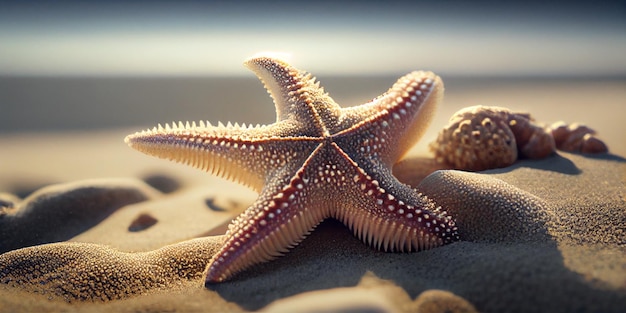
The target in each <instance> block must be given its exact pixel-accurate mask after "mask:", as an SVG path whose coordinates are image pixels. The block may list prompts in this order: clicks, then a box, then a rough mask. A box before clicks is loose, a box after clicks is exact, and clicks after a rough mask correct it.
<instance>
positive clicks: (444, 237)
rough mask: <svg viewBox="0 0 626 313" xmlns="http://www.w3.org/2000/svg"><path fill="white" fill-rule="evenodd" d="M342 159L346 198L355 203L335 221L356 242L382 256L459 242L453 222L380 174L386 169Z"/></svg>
mask: <svg viewBox="0 0 626 313" xmlns="http://www.w3.org/2000/svg"><path fill="white" fill-rule="evenodd" d="M337 149H338V150H339V148H337ZM339 155H341V156H342V157H343V158H344V160H343V161H342V163H344V164H343V165H342V168H343V169H344V173H343V175H344V176H347V177H349V178H351V180H350V184H347V185H346V186H345V187H344V188H345V189H343V192H344V193H345V194H346V195H350V197H351V198H350V199H349V201H346V200H344V201H343V202H342V203H344V206H343V207H342V208H337V210H335V211H334V214H333V217H335V218H337V219H338V220H340V221H342V222H343V223H344V224H346V225H347V226H348V227H349V228H350V229H352V231H353V232H354V234H355V236H356V237H358V238H359V239H361V240H362V241H364V242H365V243H366V244H369V245H371V246H373V247H375V248H377V249H379V250H384V251H408V252H410V251H419V250H426V249H430V248H434V247H437V246H441V245H443V244H447V243H450V242H453V241H456V240H458V233H457V227H456V225H455V222H454V220H453V219H452V217H451V216H449V215H448V214H447V213H446V212H445V211H443V210H442V208H441V207H438V206H436V205H435V203H434V202H433V201H431V200H430V199H428V198H427V197H426V196H424V195H422V194H420V193H418V192H417V191H415V190H413V189H412V188H411V187H409V186H407V185H404V184H402V183H400V182H399V181H398V180H397V179H396V178H395V177H393V175H391V174H390V173H389V172H388V171H377V170H375V169H376V168H381V167H382V166H383V165H382V164H371V163H370V164H368V162H367V161H365V160H362V161H363V162H362V164H357V163H356V162H355V161H353V160H352V159H351V158H350V157H349V156H348V155H347V154H345V153H343V152H342V151H339Z"/></svg>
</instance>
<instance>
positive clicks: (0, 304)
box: [0, 84, 626, 312]
mask: <svg viewBox="0 0 626 313" xmlns="http://www.w3.org/2000/svg"><path fill="white" fill-rule="evenodd" d="M522 85H523V86H517V87H515V88H514V87H511V86H503V87H502V88H501V89H503V90H504V91H502V92H501V93H498V94H497V95H495V97H496V98H497V96H501V97H502V98H505V96H506V95H507V94H508V95H509V96H510V97H511V99H514V100H513V101H512V102H515V101H520V99H521V98H522V96H521V95H522V94H523V91H524V90H527V89H528V88H530V87H528V86H529V85H524V84H522ZM533 86H534V85H533ZM541 86H542V85H539V86H535V87H536V88H534V89H533V90H535V91H536V92H537V93H542V92H543V93H546V94H550V95H552V96H550V97H547V96H546V97H544V98H545V99H548V100H549V99H552V100H551V101H555V100H554V99H555V97H556V98H558V97H559V95H561V96H563V98H562V99H561V100H560V101H562V100H563V99H566V100H567V99H569V100H572V99H574V98H568V97H570V96H569V91H570V90H572V88H574V89H575V88H576V84H574V85H573V86H571V85H563V86H562V87H555V86H552V87H553V88H552V89H550V90H548V89H542V87H541ZM596 87H597V88H590V91H589V92H590V93H592V94H594V93H596V94H597V95H600V94H606V92H607V91H606V90H605V89H606V88H607V87H606V86H605V85H599V86H596ZM448 88H450V87H448ZM559 88H562V90H561V91H562V93H560V91H559V90H560V89H559ZM611 90H613V89H611ZM483 91H484V90H483ZM331 92H332V90H331ZM550 92H552V93H550ZM482 95H483V96H484V95H486V97H485V96H484V97H485V99H493V97H494V95H493V94H488V93H483V94H482ZM259 96H260V97H263V96H264V94H259ZM479 96H480V95H479V94H475V92H474V91H473V89H468V90H464V91H462V92H457V93H454V92H452V94H451V96H450V98H451V99H452V100H450V101H451V105H450V107H448V106H447V104H448V102H446V106H444V107H443V108H442V111H443V112H442V113H440V114H438V117H437V119H436V120H435V121H434V122H433V126H432V127H433V128H435V130H434V131H430V133H428V134H427V135H426V138H425V140H424V142H422V143H421V145H420V146H418V147H417V148H416V149H414V150H413V151H412V152H411V154H410V155H409V157H408V158H407V159H406V160H405V161H403V162H401V163H400V164H399V165H398V166H396V168H395V169H394V173H395V174H396V175H397V176H398V177H399V178H400V179H401V180H403V181H404V182H406V183H409V184H411V185H413V186H415V187H416V188H418V190H420V191H422V192H424V193H426V194H428V195H429V196H430V197H432V198H433V199H435V201H437V202H438V203H440V204H441V205H442V206H447V207H449V208H450V209H449V212H451V213H452V214H453V215H454V216H456V218H457V222H458V224H459V228H460V232H461V236H462V238H463V240H461V241H459V242H455V243H452V244H449V245H446V246H443V247H440V248H436V249H432V250H428V251H422V252H418V253H385V252H380V251H376V250H374V249H372V248H370V247H368V246H366V245H365V244H363V243H362V242H361V241H359V240H358V239H357V238H355V237H354V236H353V235H352V233H351V232H350V230H349V229H348V228H346V227H345V226H343V225H342V224H341V223H339V222H337V221H334V220H327V221H325V222H323V223H322V224H321V225H319V226H318V228H317V229H316V230H315V231H314V232H313V233H312V234H311V235H310V236H309V237H308V238H307V239H305V240H304V241H303V242H302V243H301V244H300V245H299V246H298V247H296V248H294V249H293V250H292V251H291V252H290V253H288V254H287V255H286V256H285V257H282V258H279V259H276V260H274V261H272V262H269V263H265V264H261V265H258V266H255V267H253V268H251V269H250V270H247V271H244V272H242V273H241V274H239V275H237V276H235V277H233V279H232V280H231V281H228V282H225V283H221V284H215V285H209V286H204V283H203V275H202V271H203V270H204V264H206V262H208V260H209V259H210V257H211V255H212V253H213V252H214V251H215V249H217V247H219V245H220V243H221V238H222V237H221V234H223V233H224V231H225V225H226V224H227V223H228V222H229V220H230V219H232V218H233V217H234V216H235V215H237V214H238V213H239V212H241V211H242V210H243V209H245V208H246V206H247V205H248V204H250V203H251V202H252V201H254V199H255V197H256V194H255V193H254V192H252V191H250V190H248V189H246V188H244V187H241V186H238V185H236V184H232V183H230V182H225V181H223V180H221V179H217V178H214V177H211V176H210V175H207V174H205V173H201V172H199V171H197V170H194V169H191V168H186V167H184V166H182V165H176V164H170V163H169V162H167V161H163V160H157V159H152V158H149V157H147V156H143V155H141V154H139V153H137V152H135V151H132V149H130V148H127V147H126V146H125V145H124V144H123V142H122V138H123V137H124V136H125V135H126V134H128V133H131V132H133V131H135V130H137V129H136V128H133V129H113V130H103V131H89V132H81V133H78V132H53V133H16V134H10V135H8V134H5V135H3V136H0V146H1V147H3V150H2V156H1V159H0V173H2V176H3V179H2V180H1V181H0V191H3V192H4V193H1V194H0V204H1V205H2V206H3V212H4V214H3V216H1V217H0V248H1V249H2V250H3V251H7V250H12V251H9V252H6V253H4V254H1V255H0V311H2V312H29V311H40V312H56V311H66V312H74V311H81V312H84V311H89V312H110V311H117V312H137V311H141V312H143V311H150V312H190V311H207V312H211V311H213V312H224V311H249V310H260V311H263V312H293V311H298V312H319V311H352V312H444V311H447V312H475V311H480V312H504V311H506V312H531V311H549V312H573V311H576V312H620V311H623V308H624V307H626V246H625V245H626V226H625V225H626V187H625V183H626V160H624V158H623V157H622V156H624V155H625V153H624V152H625V151H626V144H624V143H623V142H621V141H620V139H619V138H621V137H622V136H623V134H624V132H622V133H621V134H620V133H619V132H620V131H621V130H623V128H620V127H623V126H622V125H621V124H620V125H617V124H616V122H615V120H612V118H614V117H613V116H612V115H614V114H611V113H610V112H608V113H607V112H604V111H601V110H600V111H598V112H599V113H598V115H599V116H598V115H593V116H591V115H587V114H586V111H585V107H584V106H581V105H579V106H575V105H572V106H570V107H568V108H567V110H564V111H563V110H560V109H558V107H553V108H549V107H542V106H541V104H539V106H538V107H533V108H531V110H530V111H531V112H532V113H533V114H534V115H536V116H537V115H539V116H541V117H542V118H541V119H542V120H546V119H544V118H543V117H546V116H547V117H549V118H548V119H547V120H546V122H552V121H554V120H555V118H551V117H554V116H561V115H566V117H564V118H563V119H565V120H566V121H569V122H573V121H574V120H576V121H583V122H585V123H587V124H588V125H590V126H592V127H594V126H596V125H598V126H601V127H602V129H603V131H601V132H600V138H603V139H605V141H606V142H607V144H608V145H609V149H610V151H612V153H609V154H601V155H594V156H583V155H577V154H571V153H564V152H559V154H558V155H556V156H553V157H549V158H547V159H543V160H522V161H519V162H517V163H516V164H514V165H513V166H510V167H506V168H502V169H494V170H487V171H484V172H480V173H466V172H459V171H440V172H436V173H435V174H433V175H430V176H428V177H426V176H427V174H430V173H429V169H432V163H430V162H432V160H430V159H429V154H428V153H427V151H426V149H425V145H426V143H427V142H428V141H429V139H431V138H432V137H433V134H436V131H437V129H436V128H437V127H441V126H443V124H445V118H442V116H444V115H446V114H447V115H448V116H449V115H451V113H452V112H453V111H455V110H456V108H458V107H459V106H461V104H464V105H473V104H493V103H484V102H483V103H476V102H477V101H476V100H475V99H476V98H478V97H479ZM621 96H622V95H621V94H619V93H617V95H616V94H613V97H612V98H611V97H609V98H607V99H608V101H607V102H609V104H608V105H607V107H611V106H612V107H613V108H615V107H617V105H616V104H615V103H620V102H621V103H623V99H624V98H623V97H622V98H620V97H621ZM489 97H491V98H489ZM540 98H541V97H540ZM596 98H598V97H596ZM455 99H457V100H455ZM458 99H462V101H461V100H458ZM548 100H545V101H548ZM455 101H456V102H455ZM486 101H491V100H486ZM572 101H573V102H575V100H572ZM497 104H498V105H504V104H503V103H497ZM267 109H268V110H271V107H268V108H267ZM563 112H565V113H563ZM561 113H563V114H561ZM587 117H588V120H589V121H588V120H585V118H587ZM603 118H606V120H607V122H605V123H601V122H600V121H602V119H603ZM594 123H595V124H594ZM596 128H598V127H596ZM616 132H617V133H616ZM423 177H426V178H425V181H424V182H422V183H421V184H420V181H421V180H422V178H423ZM44 186H45V187H44ZM42 187H43V189H41V188H42ZM493 203H501V204H502V205H500V206H493V205H490V204H493ZM20 247H23V248H21V249H18V248H20Z"/></svg>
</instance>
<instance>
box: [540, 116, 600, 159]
mask: <svg viewBox="0 0 626 313" xmlns="http://www.w3.org/2000/svg"><path fill="white" fill-rule="evenodd" d="M549 129H550V131H551V132H552V136H553V137H554V142H555V143H556V146H557V148H558V149H559V150H563V151H567V152H574V153H588V154H591V153H605V152H608V151H609V149H608V147H607V146H606V144H605V143H604V142H603V141H602V140H600V139H598V138H597V137H596V136H595V135H596V131H595V130H593V129H591V128H589V127H587V126H585V125H581V124H578V123H572V124H566V123H565V122H563V121H559V122H556V123H553V124H552V125H550V127H549Z"/></svg>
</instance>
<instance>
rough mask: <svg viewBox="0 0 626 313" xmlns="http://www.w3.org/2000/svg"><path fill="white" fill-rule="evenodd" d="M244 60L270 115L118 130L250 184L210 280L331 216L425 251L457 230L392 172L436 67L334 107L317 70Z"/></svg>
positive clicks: (425, 103) (159, 152)
mask: <svg viewBox="0 0 626 313" xmlns="http://www.w3.org/2000/svg"><path fill="white" fill-rule="evenodd" d="M245 65H246V66H247V67H248V68H250V69H251V70H252V71H254V72H255V73H256V74H257V76H258V77H259V78H260V79H261V80H262V81H263V82H264V84H265V87H266V89H267V90H268V92H269V93H270V95H271V96H272V98H273V99H274V103H275V105H276V113H277V120H276V122H275V123H273V124H270V125H264V126H260V125H257V126H246V125H238V124H235V125H231V124H230V123H228V125H223V124H221V123H219V124H218V125H216V126H214V125H211V124H210V123H208V122H207V123H205V122H199V123H198V124H196V123H195V122H194V123H191V124H190V123H189V122H187V123H185V124H183V123H180V122H179V123H178V125H176V124H175V123H174V124H173V125H172V126H169V125H168V124H166V125H165V127H162V126H161V125H159V126H158V127H155V128H153V129H151V130H145V131H142V132H138V133H135V134H133V135H130V136H128V137H126V142H127V143H128V144H129V145H130V146H131V147H133V148H135V149H137V150H139V151H141V152H144V153H146V154H150V155H154V156H157V157H161V158H166V159H170V160H175V161H178V162H182V163H186V164H189V165H192V166H195V167H198V168H201V169H203V170H206V171H208V172H211V173H213V174H216V175H218V176H221V177H224V178H228V179H231V180H234V181H237V182H240V183H242V184H245V185H247V186H249V187H251V188H253V189H255V190H256V191H258V192H259V197H258V199H257V200H256V202H254V203H253V204H252V205H251V206H250V207H249V208H248V209H246V210H245V211H244V212H243V213H242V214H241V215H239V216H238V217H237V218H236V219H235V220H234V221H233V222H232V223H231V224H230V225H229V227H228V231H227V233H226V239H225V242H224V244H223V246H222V248H221V249H220V250H219V251H218V253H216V254H215V256H214V257H213V258H212V260H211V262H210V263H209V264H208V270H207V276H206V281H207V282H208V283H210V282H221V281H224V280H226V279H229V278H230V277H232V275H234V274H235V273H237V272H240V271H242V270H244V269H246V268H248V267H250V266H251V265H253V264H257V263H260V262H265V261H268V260H271V259H273V258H275V257H278V256H281V255H283V254H284V253H286V252H287V251H288V249H289V248H292V247H294V246H296V245H297V244H298V243H299V242H300V241H301V240H302V239H304V237H305V236H306V235H308V234H309V233H310V232H311V231H312V230H313V229H314V228H315V227H316V226H317V225H318V224H319V223H320V222H321V221H323V220H324V219H326V218H330V217H332V218H336V219H338V220H340V221H342V222H343V223H344V224H346V225H347V226H348V227H350V228H351V229H352V230H353V231H354V234H355V235H356V236H357V237H358V238H360V239H361V240H362V241H364V242H366V243H367V244H369V245H372V246H374V247H376V248H378V249H382V250H385V251H417V250H424V249H429V248H432V247H436V246H440V245H443V244H446V243H449V242H452V241H454V240H457V239H458V234H457V227H456V226H455V223H454V221H453V219H452V218H451V217H450V216H449V215H448V214H447V213H446V212H445V211H443V210H442V209H441V208H440V207H438V206H436V205H435V203H434V202H433V201H431V200H430V199H428V198H427V197H426V196H424V195H422V194H420V193H418V192H417V191H415V190H414V189H412V188H411V187H409V186H407V185H404V184H402V183H401V182H399V181H398V180H397V179H396V178H395V177H394V176H393V175H392V173H391V168H392V166H393V164H394V163H396V162H397V161H398V160H399V159H400V158H401V157H402V156H403V155H404V154H405V153H406V152H407V150H408V149H409V148H410V147H411V146H412V145H413V144H414V143H415V142H416V141H417V140H418V139H419V137H420V136H421V135H422V133H423V131H424V130H425V129H426V127H427V126H428V124H429V122H430V118H431V116H432V113H433V111H434V109H435V107H436V105H437V103H438V102H439V100H440V98H441V97H442V95H443V83H442V81H441V79H440V78H439V77H438V76H437V75H435V74H433V73H431V72H421V71H420V72H412V73H410V74H407V75H406V76H404V77H402V78H400V79H399V80H398V81H397V82H396V83H395V84H394V85H393V86H392V87H391V89H389V91H387V92H386V93H385V94H383V95H381V96H379V97H378V98H376V99H374V100H372V101H370V102H368V103H365V104H362V105H360V106H356V107H349V108H341V107H340V106H339V105H338V104H336V103H335V102H334V101H333V99H332V98H330V96H329V95H328V94H327V93H326V92H325V91H324V89H323V88H321V87H320V86H319V83H318V82H316V80H315V78H313V77H312V76H311V75H310V74H308V73H306V72H304V71H300V70H298V69H296V68H294V67H292V66H290V65H289V64H287V63H285V62H284V61H281V60H277V59H274V58H271V57H263V56H261V57H256V58H252V59H250V60H248V61H246V62H245Z"/></svg>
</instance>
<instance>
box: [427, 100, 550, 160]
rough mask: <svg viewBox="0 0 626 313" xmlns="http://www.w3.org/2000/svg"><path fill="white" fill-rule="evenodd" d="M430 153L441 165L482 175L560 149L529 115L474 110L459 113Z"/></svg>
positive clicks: (467, 109) (479, 108)
mask: <svg viewBox="0 0 626 313" xmlns="http://www.w3.org/2000/svg"><path fill="white" fill-rule="evenodd" d="M430 149H431V150H432V151H433V152H434V153H435V159H436V160H437V161H438V162H440V163H445V164H449V165H452V166H454V167H455V168H457V169H464V170H472V171H480V170H485V169H490V168H499V167H506V166H509V165H511V164H513V163H514V162H515V161H516V160H517V158H518V157H526V158H532V159H537V158H544V157H546V156H548V155H551V154H553V153H554V152H555V150H556V146H555V142H554V139H553V137H552V134H551V133H550V132H549V131H547V130H546V129H545V128H543V127H541V126H540V125H538V124H535V123H534V121H533V119H532V118H531V117H530V115H529V114H527V113H514V112H511V111H510V110H508V109H506V108H500V107H486V106H473V107H468V108H465V109H462V110H460V111H458V112H457V113H455V114H454V115H453V116H452V118H451V119H450V121H449V123H448V125H447V126H446V127H445V128H444V129H443V130H442V131H441V132H440V133H439V135H438V137H437V140H436V141H435V142H433V143H431V145H430Z"/></svg>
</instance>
